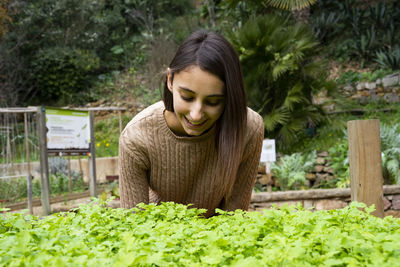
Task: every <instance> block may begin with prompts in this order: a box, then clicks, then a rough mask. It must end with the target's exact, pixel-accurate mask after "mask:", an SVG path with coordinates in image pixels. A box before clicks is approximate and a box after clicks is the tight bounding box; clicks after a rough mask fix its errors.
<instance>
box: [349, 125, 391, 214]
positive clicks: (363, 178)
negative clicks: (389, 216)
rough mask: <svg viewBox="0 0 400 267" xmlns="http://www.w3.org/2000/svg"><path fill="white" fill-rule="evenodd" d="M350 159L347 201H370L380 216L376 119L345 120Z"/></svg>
mask: <svg viewBox="0 0 400 267" xmlns="http://www.w3.org/2000/svg"><path fill="white" fill-rule="evenodd" d="M347 130H348V141H349V160H350V179H351V181H350V188H351V200H352V201H358V202H363V203H365V204H367V205H368V206H370V205H372V204H374V205H375V209H376V210H375V211H374V212H373V213H372V214H373V215H375V216H377V217H381V218H382V217H383V216H384V213H383V199H382V195H383V178H382V159H381V142H380V133H379V120H355V121H349V122H347Z"/></svg>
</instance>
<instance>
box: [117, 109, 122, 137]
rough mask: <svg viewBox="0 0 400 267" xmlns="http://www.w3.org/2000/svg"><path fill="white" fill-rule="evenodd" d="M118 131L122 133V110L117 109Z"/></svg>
mask: <svg viewBox="0 0 400 267" xmlns="http://www.w3.org/2000/svg"><path fill="white" fill-rule="evenodd" d="M118 112H119V132H120V133H122V130H123V129H122V111H121V110H119V111H118Z"/></svg>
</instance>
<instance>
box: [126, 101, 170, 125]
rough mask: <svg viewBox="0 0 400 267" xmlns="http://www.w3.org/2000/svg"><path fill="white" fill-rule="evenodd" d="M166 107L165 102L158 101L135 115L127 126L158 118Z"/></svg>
mask: <svg viewBox="0 0 400 267" xmlns="http://www.w3.org/2000/svg"><path fill="white" fill-rule="evenodd" d="M164 109H165V106H164V102H163V101H158V102H156V103H154V104H152V105H150V106H148V107H147V108H145V109H143V110H142V111H141V112H139V113H138V114H136V115H135V117H133V118H132V120H131V121H130V122H129V123H128V125H127V126H126V127H130V126H131V125H135V124H140V123H141V122H142V121H143V120H146V119H151V118H156V117H157V116H158V115H159V114H162V113H163V111H164Z"/></svg>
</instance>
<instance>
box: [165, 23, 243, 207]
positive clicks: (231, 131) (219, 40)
mask: <svg viewBox="0 0 400 267" xmlns="http://www.w3.org/2000/svg"><path fill="white" fill-rule="evenodd" d="M190 66H198V67H200V68H201V69H203V70H205V71H208V72H210V73H212V74H214V75H216V76H217V77H219V78H220V79H221V81H223V82H224V84H225V107H224V111H223V112H222V114H221V117H220V118H219V119H218V121H217V123H216V124H217V125H216V136H215V146H216V149H217V153H218V165H217V166H224V168H221V173H219V174H217V175H220V177H221V178H222V179H223V181H226V185H228V184H233V183H229V181H230V180H231V179H234V178H235V177H236V173H237V170H238V168H239V164H240V159H241V155H242V150H243V147H244V135H245V129H246V125H247V100H246V92H245V89H244V82H243V74H242V69H241V66H240V62H239V57H238V55H237V53H236V51H235V49H234V48H233V47H232V45H231V44H230V43H229V42H228V41H227V40H226V39H225V38H224V37H222V36H221V35H219V34H217V33H215V32H208V31H204V30H199V31H196V32H194V33H192V34H191V35H190V36H189V37H188V38H187V39H186V40H185V41H183V43H182V44H181V45H180V47H179V48H178V50H177V52H176V54H175V57H174V58H173V60H172V61H171V64H170V65H169V68H170V72H171V73H170V74H171V75H172V78H173V75H174V73H179V72H180V71H182V70H185V69H186V68H188V67H190ZM163 101H164V104H165V108H166V109H167V110H169V111H172V112H173V111H174V107H173V98H172V93H171V92H170V91H169V90H168V85H167V78H166V79H165V85H164V95H163ZM225 190H226V195H225V205H227V203H226V201H228V198H229V196H230V194H231V190H232V188H227V187H226V188H225Z"/></svg>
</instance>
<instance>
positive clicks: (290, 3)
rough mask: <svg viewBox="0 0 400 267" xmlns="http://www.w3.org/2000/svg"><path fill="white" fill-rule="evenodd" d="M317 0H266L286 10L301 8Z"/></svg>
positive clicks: (269, 3)
mask: <svg viewBox="0 0 400 267" xmlns="http://www.w3.org/2000/svg"><path fill="white" fill-rule="evenodd" d="M315 1H316V0H266V3H267V4H268V5H271V6H273V7H276V8H280V9H284V10H301V9H303V8H306V7H309V6H311V5H312V4H314V3H315Z"/></svg>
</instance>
